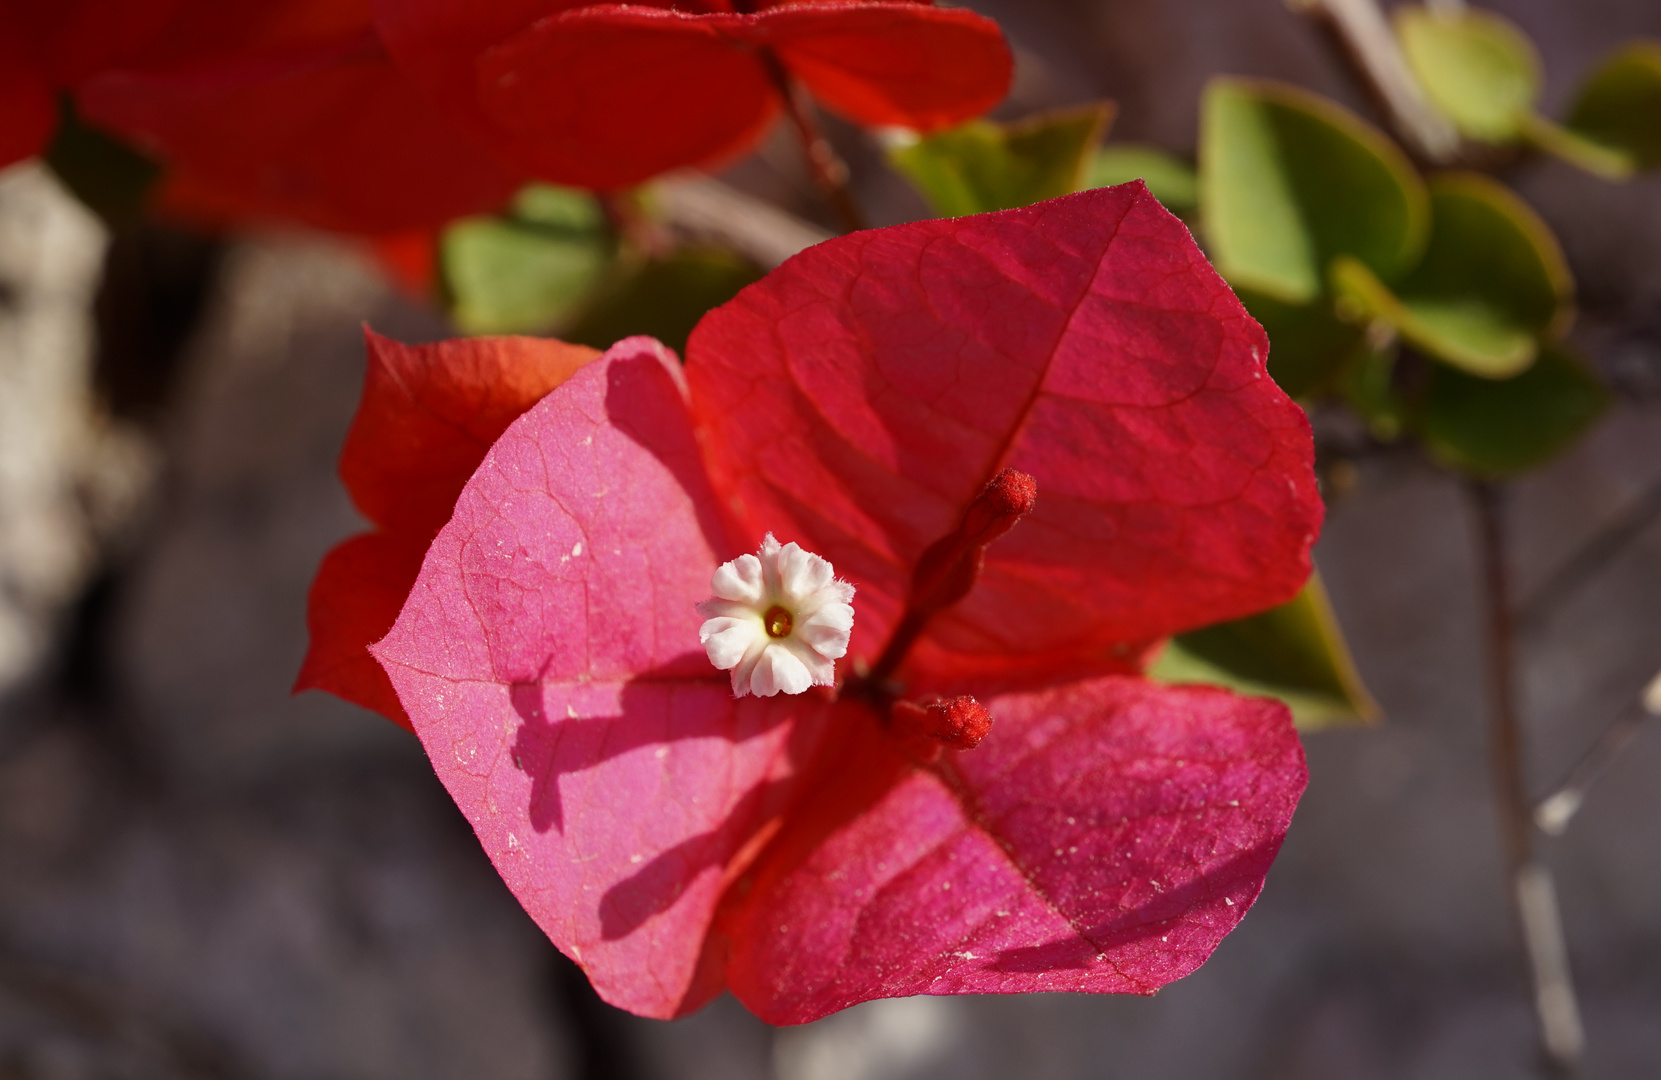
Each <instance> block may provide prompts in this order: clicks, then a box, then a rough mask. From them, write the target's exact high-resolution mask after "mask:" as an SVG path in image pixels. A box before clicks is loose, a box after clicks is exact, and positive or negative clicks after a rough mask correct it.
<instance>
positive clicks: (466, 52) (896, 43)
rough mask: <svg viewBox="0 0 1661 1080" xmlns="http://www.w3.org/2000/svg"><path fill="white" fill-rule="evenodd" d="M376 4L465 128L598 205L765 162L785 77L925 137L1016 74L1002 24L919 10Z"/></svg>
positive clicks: (390, 39) (845, 110) (416, 68)
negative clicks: (731, 164)
mask: <svg viewBox="0 0 1661 1080" xmlns="http://www.w3.org/2000/svg"><path fill="white" fill-rule="evenodd" d="M375 6H376V17H377V22H378V25H379V26H380V28H381V32H382V35H383V37H384V38H385V39H386V42H387V45H388V47H389V48H390V49H391V50H392V53H393V55H394V56H395V57H397V58H398V60H399V62H400V63H401V64H402V65H403V66H404V67H405V68H406V70H408V71H409V72H410V73H411V75H412V77H414V78H415V79H417V80H418V81H419V83H420V84H421V85H422V87H423V88H424V89H425V90H426V91H427V92H428V94H429V95H430V97H431V98H432V100H433V101H434V102H435V103H437V104H440V105H441V106H443V107H445V108H446V109H448V110H449V112H450V114H451V115H452V116H453V117H455V118H456V119H457V122H458V123H460V124H464V125H466V126H467V127H468V128H469V129H470V130H472V131H474V132H476V133H478V134H479V135H480V137H481V138H484V139H487V140H489V142H490V143H491V144H492V145H494V146H495V147H496V148H497V149H498V150H499V152H501V153H502V154H503V155H504V156H505V157H507V158H508V159H509V160H511V161H514V162H515V163H517V164H518V165H520V166H521V167H523V168H525V169H527V170H529V171H531V172H534V173H536V174H538V175H540V176H543V177H545V178H546V179H549V180H552V181H555V182H558V183H566V184H578V185H582V186H585V187H592V188H599V189H607V188H617V187H624V186H627V185H630V184H636V183H639V182H640V181H642V180H646V179H648V178H650V177H652V176H655V175H657V174H658V173H660V172H663V171H665V170H667V169H672V168H675V167H677V166H682V165H708V164H711V163H714V162H719V161H723V160H726V159H730V158H732V157H736V156H737V155H739V154H741V153H742V152H744V151H745V150H747V149H749V148H750V147H752V146H754V145H755V144H756V142H757V141H759V140H760V138H761V136H762V134H763V133H764V132H765V131H766V129H767V127H768V125H769V124H770V123H771V122H772V120H773V118H774V117H775V116H776V115H777V113H778V111H779V107H780V101H781V99H780V96H779V91H778V89H777V85H776V80H775V79H774V77H773V73H772V72H770V70H769V66H770V65H771V64H773V63H777V64H778V65H781V66H782V70H783V71H785V72H788V73H789V74H790V75H793V76H794V77H795V78H797V79H799V80H800V81H801V82H802V83H803V84H805V85H806V87H807V88H808V89H809V90H811V91H812V92H813V94H814V96H815V97H817V98H818V99H819V100H820V101H821V102H823V103H824V104H825V105H826V106H828V107H829V108H831V109H833V110H835V111H836V112H839V113H841V114H842V115H844V116H846V117H848V118H849V119H851V120H854V121H855V122H857V123H861V124H866V125H902V126H906V127H912V128H919V129H923V130H933V129H935V128H940V127H944V126H947V125H950V124H954V123H958V122H960V121H962V120H966V119H969V118H970V117H973V116H978V115H980V114H981V113H983V112H985V111H986V110H987V109H989V108H991V107H992V106H993V105H995V104H997V102H998V101H999V99H1001V98H1002V97H1003V95H1004V92H1005V90H1006V89H1007V88H1008V85H1009V77H1010V70H1011V61H1010V55H1009V50H1008V47H1007V46H1006V45H1005V44H1004V41H1003V37H1002V35H1001V34H1000V33H999V31H998V28H997V25H996V24H995V23H993V22H991V21H990V20H988V19H985V18H983V17H981V16H979V15H975V14H973V13H971V12H968V11H963V10H958V9H937V8H933V7H930V6H929V5H928V4H926V3H916V2H911V0H881V2H876V0H836V2H820V3H785V2H777V0H775V2H771V3H769V2H766V0H763V2H761V3H759V4H755V5H741V4H732V3H727V2H725V0H704V2H697V3H667V2H663V0H654V2H651V3H644V4H583V3H573V2H571V0H553V2H549V0H494V2H489V3H477V4H455V3H450V2H448V0H376V5H375ZM748 6H753V7H754V8H755V9H758V10H753V11H749V12H745V11H743V10H742V9H743V8H744V7H748Z"/></svg>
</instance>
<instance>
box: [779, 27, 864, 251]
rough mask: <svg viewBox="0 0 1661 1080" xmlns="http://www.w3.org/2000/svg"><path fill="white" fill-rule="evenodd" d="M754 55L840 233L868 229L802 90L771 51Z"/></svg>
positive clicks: (845, 171)
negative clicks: (839, 225) (780, 100)
mask: <svg viewBox="0 0 1661 1080" xmlns="http://www.w3.org/2000/svg"><path fill="white" fill-rule="evenodd" d="M757 55H758V56H759V57H760V59H761V62H762V63H763V64H764V65H765V66H766V68H767V74H768V76H769V77H770V78H771V79H772V80H773V86H774V87H775V88H776V89H777V90H778V92H779V96H780V97H782V98H784V109H785V112H787V113H789V114H790V122H791V124H793V125H794V126H795V128H796V134H797V135H799V136H800V137H801V140H802V150H803V152H804V153H805V154H806V155H807V169H808V172H810V173H812V174H813V182H814V183H815V184H817V185H818V186H819V191H820V193H821V194H822V195H824V197H825V201H826V202H827V203H829V204H830V208H831V211H832V212H833V213H834V214H836V216H837V218H838V219H839V220H840V221H841V222H842V228H843V230H844V231H846V232H858V231H859V230H861V229H868V228H870V225H869V224H868V223H867V222H866V220H865V214H864V213H863V212H862V211H861V210H860V209H859V203H857V202H856V201H854V193H853V189H852V188H850V187H849V186H848V164H847V162H845V161H843V160H842V159H841V158H840V157H838V156H837V153H836V149H835V148H834V147H832V146H831V144H830V140H829V139H827V138H825V134H824V132H822V131H820V130H819V125H818V124H817V123H815V122H814V119H813V112H812V109H813V105H812V103H811V102H809V101H808V100H807V95H806V94H804V93H802V88H801V87H800V86H798V85H796V80H795V79H794V78H792V77H791V75H790V72H788V71H786V70H785V67H784V65H783V64H782V63H780V62H779V58H778V56H777V55H775V54H774V52H773V51H772V50H771V49H765V48H764V49H762V50H761V51H760V52H759V53H758V54H757Z"/></svg>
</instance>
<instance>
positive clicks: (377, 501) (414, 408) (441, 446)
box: [294, 331, 599, 727]
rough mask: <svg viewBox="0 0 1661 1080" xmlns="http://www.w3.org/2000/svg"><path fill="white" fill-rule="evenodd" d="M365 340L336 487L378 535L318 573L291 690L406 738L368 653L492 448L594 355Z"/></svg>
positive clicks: (514, 346) (529, 346)
mask: <svg viewBox="0 0 1661 1080" xmlns="http://www.w3.org/2000/svg"><path fill="white" fill-rule="evenodd" d="M364 337H365V344H366V346H367V348H368V352H369V368H368V371H367V373H366V375H365V377H364V386H363V401H362V403H361V404H360V405H359V406H358V414H357V416H356V418H354V420H353V421H352V430H351V434H350V435H348V436H347V439H346V447H345V449H344V450H343V451H342V453H341V455H340V476H341V479H342V480H343V481H344V482H345V484H346V490H347V491H348V492H349V493H350V494H351V496H352V501H353V502H354V503H356V504H357V508H358V509H359V510H360V511H362V513H363V515H364V516H365V517H366V518H368V519H369V520H370V522H371V523H373V524H374V525H375V528H374V529H373V530H372V531H370V532H365V533H361V534H359V535H357V536H354V537H352V538H351V539H349V540H346V541H345V542H343V543H341V544H339V545H338V546H336V547H335V549H334V550H333V551H330V552H329V554H328V555H327V556H326V557H325V558H324V560H323V565H322V566H321V567H320V568H319V569H318V572H317V580H316V581H315V582H314V583H313V584H312V588H311V603H310V616H309V623H310V627H311V648H310V649H309V650H308V651H307V653H306V659H305V663H304V664H303V665H302V666H301V668H300V676H299V679H298V680H297V681H296V682H295V686H294V688H295V689H296V690H305V689H308V688H312V687H315V688H317V689H319V690H328V691H329V692H331V693H334V694H338V695H339V696H341V697H343V698H345V699H346V700H347V701H353V702H356V703H357V704H359V705H362V706H364V707H365V708H369V709H374V710H375V711H376V712H379V713H381V714H382V715H384V716H387V717H389V718H391V719H393V720H396V721H397V722H398V723H400V724H403V725H404V726H405V727H408V726H409V719H408V718H407V717H406V716H405V715H404V710H403V707H402V706H400V705H399V704H398V698H397V696H396V695H395V694H394V693H393V692H392V684H391V683H389V682H387V678H386V673H385V672H383V671H382V670H381V668H380V665H379V664H377V663H375V661H374V660H373V659H371V658H370V656H369V653H368V651H367V648H368V646H369V645H371V644H372V643H374V642H376V641H378V640H380V638H381V637H383V636H384V635H385V634H386V632H387V631H388V630H390V629H391V628H392V621H393V620H394V619H396V618H397V617H398V609H399V608H401V607H403V605H404V598H405V597H407V596H408V595H409V591H410V586H412V585H414V584H415V575H416V573H417V572H418V571H419V570H420V569H421V558H422V556H423V555H424V554H425V553H426V550H427V546H428V545H429V544H431V543H432V540H433V537H434V536H435V535H436V534H437V533H438V530H439V528H440V527H442V526H443V524H444V523H445V522H446V521H447V520H449V517H450V510H451V508H452V507H453V506H455V503H456V496H457V495H459V494H460V493H461V488H462V485H463V484H465V483H466V482H467V478H468V477H469V476H471V475H472V474H473V470H474V469H476V468H478V465H479V462H480V461H482V460H483V459H484V455H485V451H486V450H488V449H489V448H490V444H491V443H493V442H495V441H496V439H497V438H498V437H499V436H500V435H501V434H502V432H503V431H504V430H506V429H507V426H508V424H510V423H512V422H513V421H514V420H515V419H516V418H518V416H519V415H520V414H521V413H523V412H524V411H525V410H526V409H528V408H530V407H531V406H532V405H533V404H535V403H536V402H537V401H538V400H539V399H540V398H542V397H543V395H545V394H547V393H548V391H550V390H552V389H553V388H554V387H556V386H558V385H559V384H560V383H562V382H564V381H565V380H566V379H567V378H569V377H570V376H571V374H572V373H573V372H575V371H576V370H577V369H578V368H580V367H582V365H583V364H585V363H587V362H588V361H589V360H591V359H592V358H594V357H595V356H598V355H599V354H598V353H597V352H596V351H595V350H593V349H590V348H586V347H584V346H581V345H567V344H565V343H564V342H559V341H549V340H546V339H540V338H523V337H508V338H492V339H490V340H487V341H469V342H460V341H455V342H444V343H441V344H438V345H428V346H413V347H412V346H406V345H400V344H398V343H397V342H395V341H388V340H387V339H386V338H383V337H380V336H378V335H376V334H374V333H370V332H367V331H366V332H365V335H364Z"/></svg>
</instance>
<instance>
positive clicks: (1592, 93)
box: [1568, 41, 1661, 169]
mask: <svg viewBox="0 0 1661 1080" xmlns="http://www.w3.org/2000/svg"><path fill="white" fill-rule="evenodd" d="M1568 126H1569V129H1570V130H1571V131H1572V132H1574V133H1575V134H1576V135H1579V136H1581V137H1582V138H1586V139H1590V140H1591V141H1592V142H1594V143H1597V144H1598V145H1600V146H1603V147H1606V148H1607V149H1609V150H1612V151H1614V152H1616V153H1619V154H1622V155H1624V156H1625V157H1626V158H1627V159H1628V161H1629V162H1630V165H1631V167H1632V168H1634V169H1654V168H1657V167H1661V42H1656V41H1634V42H1632V43H1631V44H1629V45H1626V46H1624V47H1623V48H1621V49H1619V50H1617V51H1616V52H1615V53H1614V55H1612V56H1610V57H1609V58H1608V59H1607V60H1605V61H1604V62H1603V63H1601V64H1599V65H1598V67H1597V69H1596V70H1595V71H1593V72H1592V74H1591V77H1590V78H1588V79H1587V80H1586V83H1585V85H1583V86H1582V87H1581V88H1580V94H1579V96H1578V97H1577V98H1576V99H1575V103H1574V107H1573V108H1572V109H1570V110H1569V124H1568Z"/></svg>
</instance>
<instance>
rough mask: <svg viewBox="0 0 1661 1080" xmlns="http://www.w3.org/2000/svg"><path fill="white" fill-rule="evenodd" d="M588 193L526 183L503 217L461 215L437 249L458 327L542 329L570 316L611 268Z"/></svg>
mask: <svg viewBox="0 0 1661 1080" xmlns="http://www.w3.org/2000/svg"><path fill="white" fill-rule="evenodd" d="M613 251H614V244H613V242H612V239H611V237H610V234H609V233H608V231H607V229H606V221H605V215H604V213H603V212H602V211H601V209H600V205H599V203H598V202H597V201H596V200H595V198H594V196H592V195H590V194H589V193H587V192H585V191H579V190H577V189H575V188H558V187H552V186H550V185H547V184H531V185H528V186H527V187H525V188H524V189H522V190H521V191H520V192H519V194H518V195H517V196H515V198H514V201H513V206H512V208H511V210H510V213H509V216H507V217H479V218H465V219H463V220H461V221H458V222H455V223H454V224H452V225H450V226H449V227H448V228H447V229H445V230H444V234H443V237H442V239H441V241H440V244H439V255H440V262H441V266H442V270H443V274H444V284H445V290H446V292H447V293H448V295H449V297H450V300H451V305H450V315H451V318H453V319H454V320H455V323H456V326H457V327H458V328H459V329H461V330H462V331H463V332H464V333H469V334H523V333H538V332H545V331H548V330H550V329H553V328H554V327H556V326H558V325H559V324H560V323H561V322H562V321H563V320H565V319H567V318H569V317H570V316H571V315H572V313H573V312H574V311H576V310H577V307H578V305H579V304H580V303H581V302H582V301H583V300H584V298H585V297H587V296H589V295H590V294H591V293H592V292H593V290H594V288H595V287H596V285H597V284H598V283H599V282H600V280H601V278H602V277H604V276H605V273H606V270H607V268H608V267H609V266H610V264H611V260H612V256H613Z"/></svg>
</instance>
